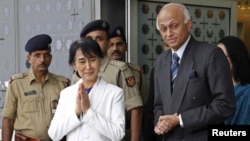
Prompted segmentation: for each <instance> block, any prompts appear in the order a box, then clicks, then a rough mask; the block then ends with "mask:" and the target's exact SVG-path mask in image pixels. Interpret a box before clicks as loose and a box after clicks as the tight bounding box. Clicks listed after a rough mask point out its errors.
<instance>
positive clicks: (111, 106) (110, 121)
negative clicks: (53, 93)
mask: <svg viewBox="0 0 250 141" xmlns="http://www.w3.org/2000/svg"><path fill="white" fill-rule="evenodd" d="M81 82H82V79H81V80H79V81H78V82H77V83H76V84H74V85H72V86H69V87H67V88H65V89H64V90H62V91H61V93H60V99H59V102H58V106H57V109H56V112H55V115H54V117H53V119H52V121H51V125H50V127H49V130H48V134H49V136H50V137H51V139H52V140H55V141H57V140H60V139H62V138H63V136H65V135H67V141H87V140H88V141H120V140H122V138H123V137H124V135H125V102H124V93H123V90H122V89H121V88H119V87H117V86H115V85H113V84H110V83H107V82H106V81H105V80H104V79H103V78H102V77H100V76H99V78H98V80H97V82H96V83H95V84H94V86H93V88H92V90H91V91H90V93H89V99H90V108H89V110H88V111H87V112H86V113H85V114H84V115H82V116H81V117H80V118H79V119H78V117H77V115H76V113H75V106H76V95H77V91H78V86H79V83H81Z"/></svg>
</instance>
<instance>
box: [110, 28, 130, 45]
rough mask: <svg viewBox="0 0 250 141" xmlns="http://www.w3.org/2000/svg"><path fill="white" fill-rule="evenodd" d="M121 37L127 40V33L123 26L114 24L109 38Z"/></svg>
mask: <svg viewBox="0 0 250 141" xmlns="http://www.w3.org/2000/svg"><path fill="white" fill-rule="evenodd" d="M114 37H121V38H122V39H123V41H124V42H126V38H125V33H124V30H123V28H122V27H121V26H112V27H111V28H110V30H109V38H114Z"/></svg>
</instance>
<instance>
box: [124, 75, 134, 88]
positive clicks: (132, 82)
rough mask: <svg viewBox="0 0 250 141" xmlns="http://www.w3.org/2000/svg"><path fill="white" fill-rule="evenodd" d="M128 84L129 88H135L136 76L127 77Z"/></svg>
mask: <svg viewBox="0 0 250 141" xmlns="http://www.w3.org/2000/svg"><path fill="white" fill-rule="evenodd" d="M126 83H127V86H129V87H133V86H134V85H135V83H136V82H135V77H134V76H130V77H127V78H126Z"/></svg>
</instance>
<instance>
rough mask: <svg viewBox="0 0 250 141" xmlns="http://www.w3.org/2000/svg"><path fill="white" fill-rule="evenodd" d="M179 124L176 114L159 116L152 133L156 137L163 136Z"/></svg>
mask: <svg viewBox="0 0 250 141" xmlns="http://www.w3.org/2000/svg"><path fill="white" fill-rule="evenodd" d="M179 124H180V121H179V117H178V114H177V113H175V114H173V115H164V116H160V117H159V119H158V122H157V123H156V126H155V128H154V131H155V133H156V134H158V135H163V134H166V133H168V132H169V131H171V130H172V129H174V128H175V127H176V126H178V125H179Z"/></svg>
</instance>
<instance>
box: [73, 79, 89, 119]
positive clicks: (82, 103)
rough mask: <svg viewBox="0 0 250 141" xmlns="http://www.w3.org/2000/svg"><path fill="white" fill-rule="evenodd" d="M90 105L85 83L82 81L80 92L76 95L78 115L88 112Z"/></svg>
mask: <svg viewBox="0 0 250 141" xmlns="http://www.w3.org/2000/svg"><path fill="white" fill-rule="evenodd" d="M89 107H90V103H89V96H88V94H87V93H86V91H85V87H84V85H83V83H80V84H79V87H78V94H77V97H76V115H77V116H80V115H81V114H82V113H86V112H87V111H88V109H89Z"/></svg>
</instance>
